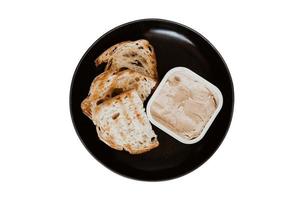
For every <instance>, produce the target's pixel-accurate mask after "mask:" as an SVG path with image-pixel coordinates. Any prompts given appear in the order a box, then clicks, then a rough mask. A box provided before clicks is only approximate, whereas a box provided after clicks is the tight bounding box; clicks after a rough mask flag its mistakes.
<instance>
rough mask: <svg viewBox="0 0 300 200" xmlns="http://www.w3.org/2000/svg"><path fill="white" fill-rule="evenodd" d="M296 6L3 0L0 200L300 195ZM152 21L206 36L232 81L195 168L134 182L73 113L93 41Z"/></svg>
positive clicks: (298, 24) (299, 49) (290, 3)
mask: <svg viewBox="0 0 300 200" xmlns="http://www.w3.org/2000/svg"><path fill="white" fill-rule="evenodd" d="M171 2H172V3H171ZM196 2H197V4H196ZM296 3H297V1H281V2H280V1H249V2H248V3H246V2H243V1H229V0H227V1H219V2H216V1H206V3H204V2H200V1H194V3H192V2H189V1H178V2H175V1H170V2H168V3H167V1H162V0H159V1H155V0H151V1H137V2H133V1H119V2H117V1H112V0H110V1H109V0H107V1H100V0H98V1H82V2H78V1H48V2H42V1H30V0H27V1H6V2H5V1H1V3H0V22H1V23H0V36H1V37H0V91H1V98H0V118H1V119H0V124H1V125H0V134H1V137H0V199H145V200H146V199H152V200H153V199H160V198H162V199H166V198H167V199H195V198H199V199H262V198H264V199H271V198H272V199H299V198H300V191H299V189H300V172H299V171H300V155H299V154H300V144H299V143H300V128H299V125H300V116H299V113H300V106H299V102H300V95H299V93H300V90H299V85H300V77H299V73H300V71H299V69H300V39H299V38H300V20H299V19H300V14H299V13H300V11H299V10H300V7H299V6H298V5H297V4H296ZM148 17H156V18H165V19H169V20H173V21H177V22H180V23H183V24H185V25H187V26H189V27H191V28H193V29H195V30H197V31H198V32H200V33H202V34H203V35H204V36H205V37H206V38H207V39H208V40H210V42H212V43H213V44H214V45H215V47H216V48H217V49H218V50H219V51H220V53H221V54H222V55H223V57H224V59H225V61H226V62H227V64H228V67H229V69H230V71H231V75H232V77H233V81H234V86H235V111H234V117H233V121H232V124H231V127H230V130H229V132H228V135H227V137H226V138H225V140H224V142H223V144H222V145H221V147H220V148H219V149H218V151H217V152H216V153H215V154H214V156H213V157H212V158H211V159H210V160H209V161H208V162H206V163H205V164H204V165H203V166H201V167H200V168H198V169H197V170H196V171H194V172H192V173H190V174H188V175H186V176H184V177H181V178H178V179H175V180H171V181H164V182H141V181H134V180H131V179H127V178H124V177H122V176H119V175H117V174H115V173H113V172H111V171H110V170H109V169H107V168H105V167H103V166H102V165H100V164H99V163H98V162H97V161H96V160H95V159H94V158H93V157H92V156H91V155H90V154H89V153H88V152H87V151H86V150H85V148H84V147H83V145H82V144H81V142H80V140H79V139H78V137H77V135H76V133H75V130H74V128H73V125H72V122H71V118H70V114H69V88H70V83H71V78H72V75H73V72H74V70H75V67H76V66H77V64H78V62H79V60H80V58H81V56H82V55H83V54H84V52H85V51H86V50H87V48H88V47H89V46H90V45H91V44H92V43H93V42H94V41H95V40H96V39H97V38H98V37H100V36H101V35H102V34H104V33H105V32H106V31H108V30H110V29H112V28H114V27H115V26H118V25H120V24H122V23H125V22H128V21H132V20H136V19H140V18H148Z"/></svg>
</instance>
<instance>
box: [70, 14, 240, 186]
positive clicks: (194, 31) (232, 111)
mask: <svg viewBox="0 0 300 200" xmlns="http://www.w3.org/2000/svg"><path fill="white" fill-rule="evenodd" d="M149 21H150V22H151V21H152V22H162V23H167V24H172V25H176V26H181V27H183V28H185V29H187V30H188V31H190V32H193V33H194V34H196V35H198V36H199V37H200V38H202V39H203V40H204V41H205V42H206V43H207V44H208V45H209V46H210V47H211V48H212V49H213V50H214V52H215V53H216V54H217V56H218V57H219V58H220V60H221V61H222V63H223V65H224V67H225V69H226V72H227V74H228V77H229V80H230V87H231V88H232V95H231V98H232V101H231V106H232V109H231V113H230V116H229V123H228V127H227V129H226V130H224V135H223V137H222V138H221V140H220V142H219V144H218V145H217V146H216V148H214V149H213V150H212V152H211V154H210V155H209V156H207V157H206V158H205V159H204V160H203V161H202V162H201V163H199V164H198V165H195V166H194V167H193V168H191V169H189V170H187V171H186V172H184V173H181V174H178V175H175V176H169V177H166V178H165V177H164V178H160V179H151V178H137V177H134V176H130V175H127V174H123V173H120V172H119V171H117V170H115V169H112V168H111V167H109V166H108V165H106V164H105V163H104V162H102V160H100V159H98V158H97V157H96V156H95V155H94V153H93V152H91V151H90V150H89V148H88V147H87V145H86V144H85V143H84V141H83V140H82V138H81V136H80V134H79V131H78V130H77V128H76V124H75V120H74V113H73V110H72V105H73V103H72V94H73V92H72V91H73V90H72V89H73V85H74V79H75V76H76V74H77V71H78V70H79V67H80V66H81V64H82V62H83V60H84V58H85V57H86V55H87V54H88V53H89V52H90V51H91V49H92V48H94V46H95V45H96V44H97V43H98V42H99V41H101V40H102V39H103V38H105V37H106V36H107V35H109V34H111V33H112V32H114V31H116V30H118V29H120V28H122V27H125V26H128V25H131V24H135V23H141V22H149ZM234 103H235V94H234V84H233V79H232V76H231V73H230V71H229V69H228V66H227V64H226V62H225V60H224V58H223V57H222V55H221V54H220V52H219V51H218V50H217V49H216V48H215V46H214V45H213V44H212V43H211V42H210V41H209V40H208V39H206V37H204V36H203V35H202V34H201V33H199V32H198V31H196V30H194V29H192V28H190V27H188V26H186V25H184V24H181V23H179V22H175V21H171V20H167V19H162V18H142V19H137V20H133V21H129V22H126V23H123V24H120V25H118V26H116V27H114V28H113V29H111V30H109V31H107V32H105V33H104V34H103V35H101V36H100V37H99V38H98V39H97V40H96V41H95V42H93V44H92V45H90V47H89V48H88V49H87V50H86V51H85V53H84V54H83V55H82V57H81V59H80V60H79V62H78V64H77V66H76V68H75V70H74V72H73V75H72V80H71V84H70V89H69V113H70V116H71V120H72V124H73V128H74V129H75V132H76V134H77V137H78V138H79V140H80V142H81V143H82V144H83V146H84V147H85V149H86V150H87V151H88V152H89V154H90V155H91V156H92V157H93V158H94V159H95V160H97V161H98V162H99V163H101V164H102V166H104V167H106V168H107V169H108V170H110V171H111V172H114V173H116V174H118V175H120V176H122V177H126V178H129V179H131V180H136V181H143V182H145V181H147V182H160V181H168V180H174V179H177V178H180V177H183V176H185V175H187V174H190V173H191V172H193V171H195V170H196V169H198V168H199V167H200V166H201V165H203V164H204V163H206V162H207V161H208V160H209V159H210V158H211V157H212V156H213V155H214V154H215V153H216V151H217V150H218V149H219V148H220V146H221V144H222V143H223V141H224V139H225V137H226V135H227V134H228V130H229V128H230V126H231V123H232V118H233V113H234ZM166 134H167V133H166Z"/></svg>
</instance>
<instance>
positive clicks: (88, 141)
mask: <svg viewBox="0 0 300 200" xmlns="http://www.w3.org/2000/svg"><path fill="white" fill-rule="evenodd" d="M142 38H144V39H147V40H148V41H149V42H150V43H151V44H152V45H153V46H154V49H155V52H156V56H157V63H158V66H157V68H158V74H159V78H160V79H162V77H163V76H164V75H165V73H166V72H167V71H168V70H170V69H171V68H173V67H176V66H185V67H188V68H189V69H191V70H192V71H194V72H196V73H197V74H199V75H200V76H202V77H203V78H205V79H206V80H208V81H209V82H211V83H212V84H214V85H215V86H217V87H218V88H219V89H220V91H221V92H222V95H223V99H224V102H223V107H222V109H221V111H220V113H219V114H218V116H217V118H216V119H215V121H214V122H213V124H212V125H211V127H210V128H209V130H208V132H207V133H206V135H205V137H204V138H203V139H202V140H201V141H200V142H198V143H196V144H192V145H187V144H182V143H180V142H178V141H177V140H175V139H174V138H172V137H171V136H169V135H168V134H166V133H164V132H163V131H161V130H160V129H158V128H156V127H155V126H154V125H153V129H154V131H155V133H156V134H157V135H158V140H159V142H160V145H159V147H158V148H156V149H153V150H151V151H150V152H147V153H144V154H141V155H130V154H129V153H127V152H125V151H117V150H114V149H111V148H110V147H108V146H107V145H105V144H104V143H103V142H101V141H100V140H99V139H98V137H97V134H96V130H95V126H94V125H93V123H92V121H91V120H89V119H88V118H87V117H86V116H85V115H84V114H83V113H82V112H81V109H80V103H81V101H82V100H83V99H84V98H85V97H86V96H87V94H88V91H89V87H90V84H91V82H92V80H93V78H94V77H95V76H97V75H98V74H100V73H101V72H103V67H100V68H96V67H95V66H94V60H95V58H96V57H97V56H98V55H99V54H100V53H101V52H103V51H104V50H106V49H107V48H108V47H110V46H111V45H114V44H116V43H118V42H122V41H125V40H137V39H142ZM233 98H234V95H233V84H232V80H231V77H230V73H229V71H228V69H227V67H226V64H225V62H224V60H223V59H222V58H221V56H220V55H219V53H218V52H217V51H216V49H215V48H214V47H212V45H211V44H210V43H209V42H208V41H207V40H206V39H205V38H204V37H203V36H201V35H200V34H199V33H197V32H195V31H193V30H191V29H190V28H188V27H186V26H183V25H180V24H178V23H175V22H171V21H166V20H160V19H145V20H138V21H134V22H130V23H127V24H124V25H121V26H119V27H117V28H115V29H113V30H111V31H110V32H108V33H106V34H105V35H103V36H102V37H101V38H99V39H98V40H97V41H96V42H95V43H94V44H93V45H92V46H91V47H90V48H89V49H88V50H87V52H86V53H85V55H84V56H83V58H82V59H81V61H80V62H79V64H78V66H77V68H76V71H75V73H74V76H73V80H72V84H71V91H70V111H71V116H72V120H73V124H74V127H75V129H76V132H77V134H78V136H79V138H80V139H81V141H82V143H83V144H84V145H85V147H86V148H87V149H88V151H89V152H90V153H91V154H92V155H93V156H94V157H95V158H96V159H97V160H98V161H100V162H101V163H102V164H104V165H105V166H107V167H108V168H110V169H111V170H113V171H115V172H117V173H119V174H121V175H124V176H127V177H130V178H134V179H139V180H165V179H171V178H175V177H178V176H181V175H184V174H186V173H188V172H190V171H192V170H194V169H195V168H197V167H199V166H200V165H201V164H203V163H204V162H205V161H206V160H207V159H208V158H210V156H211V155H212V154H213V153H214V152H215V151H216V150H217V148H218V147H219V145H220V144H221V142H222V141H223V139H224V137H225V135H226V133H227V130H228V128H229V125H230V122H231V118H232V113H233V101H234V99H233ZM146 103H147V102H146ZM146 103H145V104H146ZM100 181H101V180H100Z"/></svg>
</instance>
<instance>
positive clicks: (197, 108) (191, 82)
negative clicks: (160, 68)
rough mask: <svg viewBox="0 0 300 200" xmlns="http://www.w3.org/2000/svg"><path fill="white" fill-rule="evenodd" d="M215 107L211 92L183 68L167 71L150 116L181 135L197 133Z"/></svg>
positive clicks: (200, 130)
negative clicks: (183, 70) (180, 70)
mask: <svg viewBox="0 0 300 200" xmlns="http://www.w3.org/2000/svg"><path fill="white" fill-rule="evenodd" d="M216 108H217V102H216V99H215V97H214V95H213V93H212V92H211V91H210V90H209V89H208V88H207V87H206V86H205V85H204V84H203V83H201V82H200V81H199V80H196V79H195V78H194V77H192V76H191V75H189V74H187V73H185V72H176V73H174V74H171V75H170V77H169V78H168V79H167V81H166V82H165V84H164V85H163V86H162V88H161V90H160V91H159V93H158V95H157V96H156V98H155V99H154V101H153V103H152V105H151V107H150V112H151V115H152V117H153V118H154V119H155V120H156V121H157V122H159V123H160V124H162V125H164V126H165V127H166V128H168V129H170V130H171V131H173V132H174V133H175V134H177V135H178V136H180V137H183V138H185V139H189V140H191V139H194V138H196V137H198V136H199V135H200V133H201V132H202V130H203V128H204V127H205V125H206V123H207V122H208V120H209V119H210V118H211V116H212V115H213V113H214V112H215V110H216Z"/></svg>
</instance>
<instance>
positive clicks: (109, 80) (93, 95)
mask: <svg viewBox="0 0 300 200" xmlns="http://www.w3.org/2000/svg"><path fill="white" fill-rule="evenodd" d="M155 85H156V81H155V80H154V79H152V78H150V77H148V76H144V75H142V74H140V73H138V72H136V71H133V70H130V69H127V70H124V71H120V72H113V71H111V70H109V71H105V72H104V73H102V74H100V75H98V76H97V77H96V78H95V79H94V80H93V82H92V84H91V87H90V92H89V96H88V97H87V98H86V99H85V100H83V102H82V103H81V109H82V111H83V113H84V114H85V115H87V116H88V117H89V118H91V117H92V111H91V109H92V106H93V104H98V105H99V104H101V103H102V102H104V101H105V100H107V99H110V98H112V97H114V96H116V95H118V94H120V93H122V92H125V91H128V90H131V89H135V90H136V91H137V93H138V95H139V97H140V98H141V99H142V101H145V100H146V98H147V97H148V96H149V94H150V93H151V90H152V89H153V88H154V86H155Z"/></svg>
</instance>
